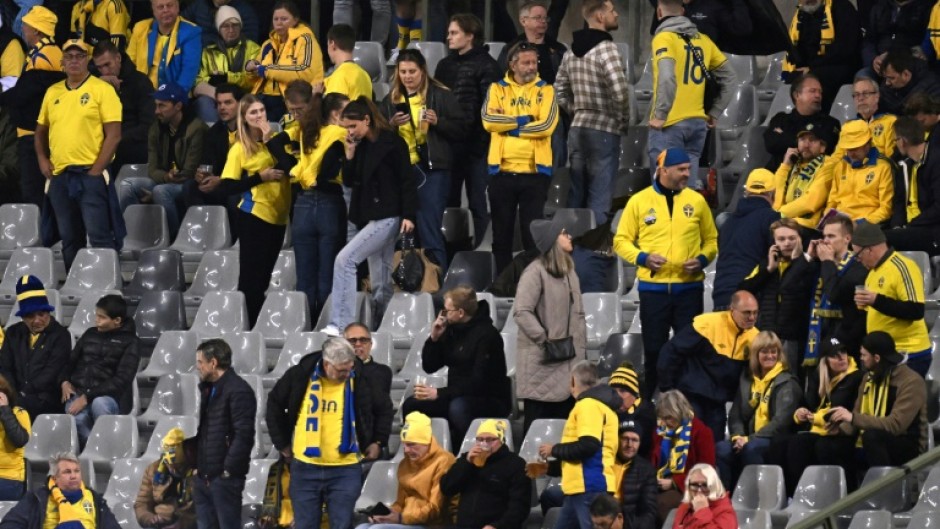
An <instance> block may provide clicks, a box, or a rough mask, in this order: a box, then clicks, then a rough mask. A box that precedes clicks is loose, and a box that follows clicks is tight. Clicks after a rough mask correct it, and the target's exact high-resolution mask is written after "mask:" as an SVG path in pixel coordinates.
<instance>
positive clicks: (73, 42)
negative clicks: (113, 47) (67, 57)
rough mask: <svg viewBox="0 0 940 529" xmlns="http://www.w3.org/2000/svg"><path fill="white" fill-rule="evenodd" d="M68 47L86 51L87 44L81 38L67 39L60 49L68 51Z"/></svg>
mask: <svg viewBox="0 0 940 529" xmlns="http://www.w3.org/2000/svg"><path fill="white" fill-rule="evenodd" d="M69 48H80V49H81V50H82V51H83V52H85V53H88V44H85V41H83V40H82V39H69V40H67V41H65V44H63V45H62V51H68V50H69Z"/></svg>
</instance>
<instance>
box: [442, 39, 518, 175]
mask: <svg viewBox="0 0 940 529" xmlns="http://www.w3.org/2000/svg"><path fill="white" fill-rule="evenodd" d="M502 76H503V72H502V71H501V70H500V69H499V64H498V63H497V62H496V60H495V59H493V57H491V56H490V53H489V49H488V46H487V45H485V44H484V45H483V46H477V47H474V48H473V49H471V50H470V51H468V52H467V53H464V54H463V55H461V54H459V53H451V54H450V55H448V56H447V57H444V58H443V59H441V62H439V63H438V64H437V70H436V71H435V72H434V78H435V79H437V80H438V81H440V82H441V83H443V84H444V86H446V87H448V88H450V89H451V91H452V92H453V94H454V97H456V98H457V103H458V104H459V105H460V108H461V109H462V110H463V114H464V116H465V117H466V118H467V120H468V125H469V126H468V127H467V134H466V141H464V143H463V145H462V146H461V147H462V148H464V149H468V150H469V151H470V153H471V154H473V155H475V156H483V155H485V154H486V150H487V147H488V146H489V143H490V135H489V134H488V133H487V132H486V131H485V130H483V120H482V119H481V118H480V108H482V107H483V100H484V99H486V92H487V91H488V90H489V89H490V85H491V84H493V83H495V82H496V81H499V80H500V78H502Z"/></svg>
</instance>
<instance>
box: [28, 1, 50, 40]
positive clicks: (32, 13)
mask: <svg viewBox="0 0 940 529" xmlns="http://www.w3.org/2000/svg"><path fill="white" fill-rule="evenodd" d="M23 22H24V23H26V24H29V25H30V27H32V28H33V29H35V30H36V31H38V32H40V33H42V34H43V35H45V36H47V37H51V36H53V35H55V25H56V24H57V23H58V22H59V17H57V16H55V13H53V12H52V11H50V10H49V9H47V8H45V7H43V6H33V7H31V8H29V11H27V12H26V14H25V15H23Z"/></svg>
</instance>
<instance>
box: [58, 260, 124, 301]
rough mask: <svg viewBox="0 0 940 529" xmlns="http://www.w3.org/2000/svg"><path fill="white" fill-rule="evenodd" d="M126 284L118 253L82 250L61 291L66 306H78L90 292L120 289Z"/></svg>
mask: <svg viewBox="0 0 940 529" xmlns="http://www.w3.org/2000/svg"><path fill="white" fill-rule="evenodd" d="M123 284H124V280H123V279H122V278H121V267H120V264H119V263H118V256H117V252H115V251H114V250H112V249H110V248H82V249H81V250H79V251H78V254H77V255H76V256H75V261H74V262H73V263H72V268H71V269H70V270H69V275H68V277H67V278H66V280H65V284H64V285H62V288H60V289H59V295H60V296H62V302H63V303H64V304H65V305H72V306H75V305H78V302H79V300H80V299H81V297H82V296H83V295H84V294H85V293H86V292H89V291H94V290H99V291H100V290H115V289H120V288H121V287H122V286H123Z"/></svg>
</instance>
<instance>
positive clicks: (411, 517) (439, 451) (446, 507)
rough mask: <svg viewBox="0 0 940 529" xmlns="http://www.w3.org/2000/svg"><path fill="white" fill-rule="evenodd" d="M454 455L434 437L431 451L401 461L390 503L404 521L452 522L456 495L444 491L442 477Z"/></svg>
mask: <svg viewBox="0 0 940 529" xmlns="http://www.w3.org/2000/svg"><path fill="white" fill-rule="evenodd" d="M454 460H455V458H454V455H453V454H451V453H450V452H448V451H447V450H444V449H443V448H441V445H439V444H437V440H436V439H434V437H431V446H430V448H429V449H428V453H427V454H425V455H424V457H421V458H420V459H418V460H416V461H412V460H411V459H408V458H407V457H406V458H405V459H402V460H401V463H399V464H398V496H397V497H396V499H395V503H393V504H392V505H391V507H390V508H391V510H392V511H393V512H399V513H401V523H403V524H405V525H423V526H425V527H427V526H435V525H444V526H449V525H452V524H453V521H454V516H453V514H454V511H455V505H454V503H455V502H454V501H453V500H455V499H456V498H454V499H451V498H448V497H446V496H444V493H443V492H441V478H442V477H444V474H446V473H447V471H448V470H449V469H450V467H451V466H453V464H454Z"/></svg>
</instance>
